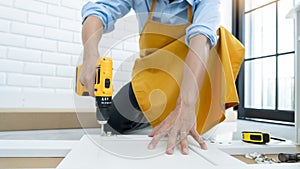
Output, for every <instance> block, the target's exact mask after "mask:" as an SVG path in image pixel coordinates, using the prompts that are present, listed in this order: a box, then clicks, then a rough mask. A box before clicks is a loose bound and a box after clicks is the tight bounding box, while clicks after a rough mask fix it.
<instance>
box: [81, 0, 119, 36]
mask: <svg viewBox="0 0 300 169" xmlns="http://www.w3.org/2000/svg"><path fill="white" fill-rule="evenodd" d="M81 13H82V24H83V23H84V21H85V20H86V19H87V17H89V16H95V17H97V18H99V19H100V20H101V22H102V24H103V26H104V30H103V33H107V32H110V31H112V30H113V27H114V25H113V23H110V24H109V22H108V19H107V17H106V16H105V15H106V14H104V13H101V11H98V10H97V9H95V5H94V3H92V2H88V3H87V4H86V5H84V6H83V8H82V11H81Z"/></svg>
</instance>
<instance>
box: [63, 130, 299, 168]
mask: <svg viewBox="0 0 300 169" xmlns="http://www.w3.org/2000/svg"><path fill="white" fill-rule="evenodd" d="M149 141H150V139H149V138H148V137H147V136H134V135H130V136H111V137H105V138H103V137H102V138H101V136H97V135H89V136H84V137H82V139H81V140H80V142H79V143H78V144H77V146H75V147H74V148H73V149H72V150H71V152H70V153H69V154H68V155H67V156H66V158H65V159H64V160H63V161H62V162H61V163H60V165H59V166H58V167H57V168H58V169H70V168H72V169H82V168H87V169H94V168H95V169H96V168H97V169H99V168H105V169H106V168H107V169H120V168H129V167H130V168H131V169H141V168H143V169H148V168H149V169H150V168H151V169H153V168H172V169H184V168H203V169H220V168H222V169H232V168H243V169H254V168H255V169H287V168H288V169H299V168H300V163H294V164H261V165H258V164H245V163H243V162H241V161H239V160H237V159H236V158H234V157H232V156H230V154H232V155H233V154H245V153H248V152H254V151H256V152H262V153H279V152H286V153H295V150H296V147H295V145H294V144H293V143H292V142H286V143H280V142H276V141H275V142H272V143H271V144H268V145H254V144H247V143H243V142H241V141H233V142H232V143H231V144H227V145H220V144H217V143H208V148H209V149H208V150H207V151H204V150H201V149H199V148H198V146H196V144H194V142H192V145H191V146H190V154H189V155H188V156H184V155H181V153H180V152H179V151H178V150H177V151H175V154H174V155H166V154H164V149H165V144H166V142H161V143H160V144H159V145H158V147H157V149H155V150H147V144H148V143H149ZM190 141H192V140H190ZM101 146H102V148H101ZM103 146H104V148H105V149H103ZM108 150H109V151H108ZM147 157H148V158H147Z"/></svg>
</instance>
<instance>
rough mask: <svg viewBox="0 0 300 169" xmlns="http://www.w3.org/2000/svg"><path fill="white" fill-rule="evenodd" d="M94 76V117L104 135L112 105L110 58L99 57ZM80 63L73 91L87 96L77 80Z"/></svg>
mask: <svg viewBox="0 0 300 169" xmlns="http://www.w3.org/2000/svg"><path fill="white" fill-rule="evenodd" d="M97 62H98V66H97V69H96V70H95V71H96V77H95V91H94V93H95V99H96V117H97V121H98V123H99V124H100V127H101V128H100V129H101V135H105V134H106V133H105V131H104V125H105V124H106V123H107V121H108V119H109V115H110V112H111V105H112V93H113V86H112V59H111V58H109V57H100V58H99V59H98V61H97ZM81 68H82V65H79V66H77V67H76V86H75V91H76V93H77V94H78V95H80V96H89V92H88V90H87V89H86V87H84V86H83V85H82V84H81V82H80V81H79V77H80V71H81Z"/></svg>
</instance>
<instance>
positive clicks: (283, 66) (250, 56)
mask: <svg viewBox="0 0 300 169" xmlns="http://www.w3.org/2000/svg"><path fill="white" fill-rule="evenodd" d="M241 1H243V2H241ZM235 2H236V3H238V5H237V4H236V6H238V7H240V8H238V12H240V13H241V11H242V12H243V17H242V19H241V20H240V21H242V22H241V23H243V24H242V25H238V26H237V27H238V28H237V29H240V28H241V30H243V31H241V32H242V34H241V33H240V34H239V35H238V37H240V40H241V39H242V41H243V43H244V45H245V48H246V55H245V61H244V64H243V67H242V71H241V73H240V75H239V80H238V83H239V84H238V86H239V88H238V92H239V96H240V101H241V103H240V105H239V117H240V118H259V119H268V120H279V121H288V122H294V107H295V105H294V57H295V49H294V22H293V20H292V19H286V15H287V13H288V12H289V10H290V9H292V8H293V6H294V4H295V3H297V2H300V0H280V1H279V0H236V1H235ZM236 23H237V24H239V22H236Z"/></svg>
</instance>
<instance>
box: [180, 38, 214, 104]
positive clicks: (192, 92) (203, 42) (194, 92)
mask: <svg viewBox="0 0 300 169" xmlns="http://www.w3.org/2000/svg"><path fill="white" fill-rule="evenodd" d="M209 50H210V41H209V40H208V38H207V37H206V36H204V35H197V36H195V37H193V38H191V39H190V49H189V52H188V54H187V57H186V60H185V66H184V73H183V80H182V84H181V89H180V99H181V101H182V102H183V103H185V104H191V105H195V104H196V102H197V99H198V96H199V92H200V90H201V88H202V85H203V82H204V77H205V73H206V66H207V62H208V57H209Z"/></svg>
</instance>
